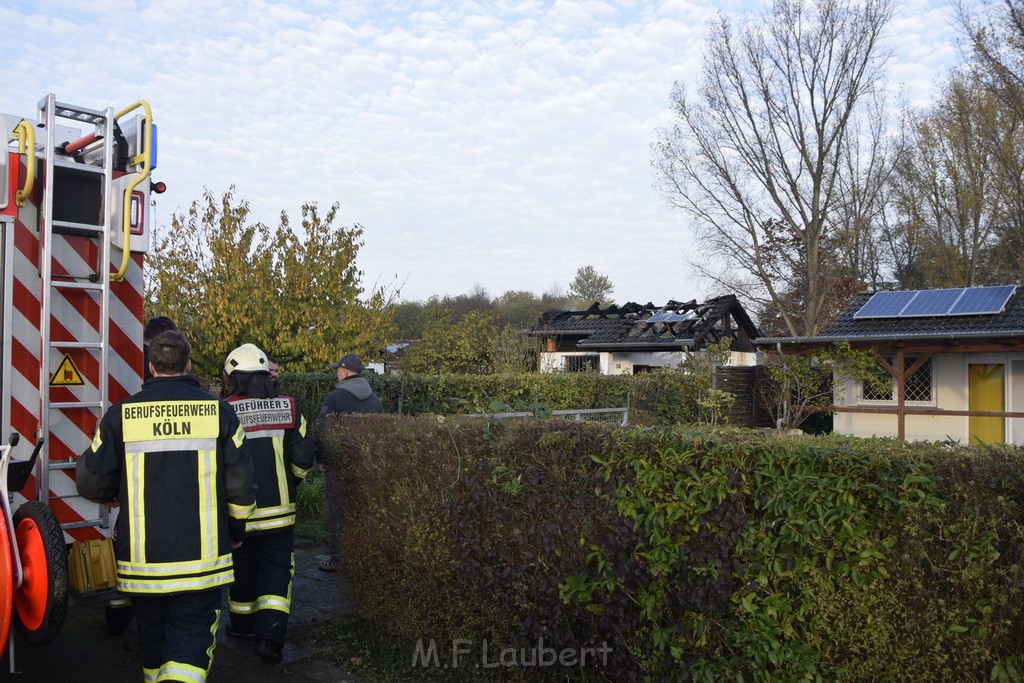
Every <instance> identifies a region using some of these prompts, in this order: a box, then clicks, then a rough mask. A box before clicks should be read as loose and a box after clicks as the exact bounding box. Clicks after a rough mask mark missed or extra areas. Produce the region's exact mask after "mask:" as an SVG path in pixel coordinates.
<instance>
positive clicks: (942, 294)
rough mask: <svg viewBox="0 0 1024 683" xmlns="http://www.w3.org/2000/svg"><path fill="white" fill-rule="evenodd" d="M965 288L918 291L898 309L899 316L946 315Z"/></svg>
mask: <svg viewBox="0 0 1024 683" xmlns="http://www.w3.org/2000/svg"><path fill="white" fill-rule="evenodd" d="M964 291H965V289H964V288H963V287H958V288H956V289H926V290H922V291H920V292H918V294H917V296H915V297H914V299H913V301H911V302H910V303H909V304H907V305H906V307H905V308H904V309H903V310H902V311H900V317H901V318H907V317H917V316H927V315H946V313H947V312H948V311H949V309H950V308H951V307H952V306H953V304H955V303H956V302H957V300H959V299H960V297H961V296H962V295H963V293H964Z"/></svg>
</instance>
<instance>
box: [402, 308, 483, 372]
mask: <svg viewBox="0 0 1024 683" xmlns="http://www.w3.org/2000/svg"><path fill="white" fill-rule="evenodd" d="M453 315H454V314H453V312H452V310H451V309H442V310H441V311H439V312H438V314H437V316H436V317H435V318H434V320H433V321H432V322H431V323H430V324H429V325H428V327H427V329H426V330H425V331H424V333H423V338H422V339H421V340H420V341H419V342H418V343H416V344H413V345H411V346H410V347H409V348H408V349H406V351H405V353H404V354H403V355H402V359H401V361H400V363H399V365H400V366H401V369H402V371H403V372H410V373H414V374H420V375H445V374H470V375H483V374H487V373H488V372H490V370H491V354H492V351H493V349H494V344H495V339H496V338H497V336H498V330H497V328H496V327H495V325H494V314H493V313H491V312H490V311H482V310H474V311H469V312H468V313H466V314H465V315H463V316H462V319H461V320H459V322H457V323H455V322H453Z"/></svg>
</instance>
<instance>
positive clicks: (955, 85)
mask: <svg viewBox="0 0 1024 683" xmlns="http://www.w3.org/2000/svg"><path fill="white" fill-rule="evenodd" d="M997 110H998V104H997V103H996V102H995V101H994V100H993V98H992V97H991V96H990V95H989V94H988V93H987V92H986V91H985V89H984V88H983V87H981V86H980V85H979V84H978V83H976V82H973V81H972V80H971V79H968V78H964V77H963V76H962V75H954V76H953V77H952V78H951V79H950V81H949V82H948V84H947V86H946V88H945V90H944V92H943V94H942V97H941V98H940V99H939V101H938V102H937V103H936V104H935V105H934V106H933V107H932V108H931V109H930V110H928V111H927V112H925V113H923V114H921V115H917V116H915V115H913V114H910V115H908V118H907V121H906V123H905V124H904V125H906V126H908V128H909V130H908V131H907V133H906V139H907V145H908V148H907V149H906V151H905V152H904V153H903V154H902V155H901V159H900V162H899V163H898V164H897V166H896V173H895V174H894V176H893V181H892V183H891V185H892V196H893V199H894V200H895V202H896V203H897V206H898V210H899V211H900V214H901V221H900V223H899V226H898V229H899V230H900V231H901V232H904V233H905V236H904V238H903V239H904V240H908V239H911V238H914V239H915V241H914V244H915V245H916V253H914V254H912V255H911V254H907V253H903V254H899V255H894V259H893V260H894V261H895V262H896V263H897V266H896V267H897V272H898V273H899V272H900V269H904V270H909V271H910V272H912V273H914V274H915V275H917V276H918V277H917V281H916V282H913V283H912V286H929V287H954V286H973V285H977V284H985V283H987V282H988V280H989V278H990V277H992V276H993V275H994V273H993V269H992V267H991V265H990V264H988V263H987V260H988V259H987V256H988V255H990V254H992V249H991V247H992V245H993V243H994V241H995V239H996V233H995V224H996V221H997V220H998V219H997V216H998V215H999V213H1000V211H999V200H998V193H997V191H996V186H995V183H994V182H993V178H994V177H995V173H994V169H993V168H992V163H991V155H990V154H989V153H988V148H989V146H990V145H991V144H992V141H993V140H994V139H995V137H998V133H997V127H998V114H997ZM895 241H896V242H897V243H900V244H906V242H905V241H904V242H900V241H899V240H895Z"/></svg>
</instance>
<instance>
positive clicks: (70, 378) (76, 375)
mask: <svg viewBox="0 0 1024 683" xmlns="http://www.w3.org/2000/svg"><path fill="white" fill-rule="evenodd" d="M50 386H51V387H81V386H85V380H84V379H82V373H80V372H78V368H76V367H75V361H73V360H71V356H69V355H68V354H66V353H65V354H64V358H62V359H61V361H60V365H58V366H57V369H56V370H55V371H54V373H53V374H52V375H50Z"/></svg>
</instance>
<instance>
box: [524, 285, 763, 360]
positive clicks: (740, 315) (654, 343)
mask: <svg viewBox="0 0 1024 683" xmlns="http://www.w3.org/2000/svg"><path fill="white" fill-rule="evenodd" d="M730 319H731V320H734V321H735V322H736V325H737V326H738V327H739V328H741V329H740V330H737V329H736V328H732V329H730V328H729V327H728V325H729V324H730V323H729V322H728V321H729V320H730ZM726 330H729V331H730V334H735V333H736V332H737V331H742V332H745V333H746V334H747V335H748V337H749V338H751V339H752V338H754V337H756V336H758V331H757V328H756V327H755V326H754V324H753V322H752V321H751V320H750V317H749V316H748V315H747V313H746V311H745V310H744V309H743V306H742V305H740V303H739V300H738V299H737V298H736V297H735V296H734V295H732V294H728V295H725V296H719V297H715V298H713V299H708V300H707V301H705V302H703V303H697V301H696V300H691V301H688V302H685V303H682V302H679V301H674V300H673V301H669V302H668V303H666V304H665V305H663V306H655V305H654V304H652V303H647V304H637V303H632V302H630V303H627V304H625V305H623V306H615V305H611V306H608V307H606V308H601V306H600V304H597V303H595V304H594V305H592V306H591V307H590V308H588V309H586V310H582V311H564V310H557V309H556V310H551V311H548V312H546V313H544V315H542V316H541V318H540V320H539V322H538V323H537V324H536V325H534V326H533V327H532V328H530V330H528V331H527V333H528V334H531V335H535V336H545V337H551V336H559V337H578V338H579V340H578V341H577V346H578V347H580V348H591V349H599V348H626V347H632V348H647V349H650V348H652V347H654V348H657V349H681V348H695V347H702V346H705V345H707V344H713V343H716V342H718V341H720V340H721V338H722V337H723V336H724V334H725V333H726Z"/></svg>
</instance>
